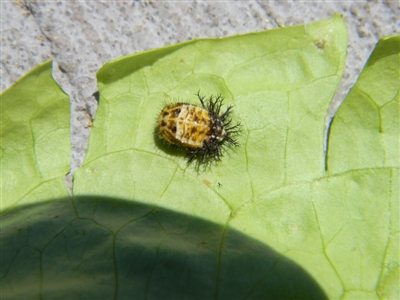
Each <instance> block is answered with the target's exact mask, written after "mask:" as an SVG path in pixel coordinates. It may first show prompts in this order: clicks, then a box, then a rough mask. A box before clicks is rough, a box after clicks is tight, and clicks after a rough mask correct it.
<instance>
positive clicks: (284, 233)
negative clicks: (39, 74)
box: [0, 15, 400, 299]
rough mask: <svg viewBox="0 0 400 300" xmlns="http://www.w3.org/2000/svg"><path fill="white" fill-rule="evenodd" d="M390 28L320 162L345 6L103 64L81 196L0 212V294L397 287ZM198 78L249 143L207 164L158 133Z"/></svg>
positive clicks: (267, 294) (350, 294)
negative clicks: (307, 20)
mask: <svg viewBox="0 0 400 300" xmlns="http://www.w3.org/2000/svg"><path fill="white" fill-rule="evenodd" d="M398 45H399V37H392V38H386V39H384V40H382V41H381V42H379V43H378V44H377V47H376V50H375V51H374V53H373V55H372V56H371V58H370V60H369V61H368V63H367V64H366V66H365V68H364V70H363V73H362V74H361V75H360V78H359V80H358V82H357V84H356V86H355V87H354V88H353V90H352V92H351V93H350V94H349V95H348V97H347V98H346V99H345V101H344V103H343V105H342V106H341V107H340V109H339V111H338V113H337V115H336V117H335V119H334V121H333V123H332V125H331V130H330V135H329V148H328V153H327V156H328V162H327V163H326V162H325V156H324V146H323V145H324V124H325V116H326V113H327V110H328V107H329V103H330V101H331V99H332V98H333V95H334V93H335V90H336V88H337V86H338V83H339V80H340V78H341V75H342V71H343V67H344V62H345V56H346V55H345V54H346V48H347V31H346V28H345V24H344V21H343V20H342V18H341V17H340V16H338V15H335V16H334V17H333V18H331V19H328V20H325V21H320V22H315V23H312V24H308V25H304V26H296V27H289V28H282V29H277V30H272V31H266V32H259V33H253V34H247V35H242V36H235V37H230V38H224V39H213V40H195V41H190V42H186V43H182V44H178V45H174V46H170V47H166V48H162V49H157V50H152V51H147V52H144V53H140V54H136V55H132V56H129V57H125V58H121V59H119V60H117V61H114V62H110V63H108V64H106V65H105V66H104V67H103V68H102V69H101V70H100V71H99V73H98V82H99V89H100V104H99V109H98V112H97V114H96V118H95V120H94V124H93V128H92V132H91V136H90V142H89V151H88V154H87V157H86V159H85V163H84V166H83V167H82V168H81V169H80V170H79V171H78V172H77V173H76V174H75V177H74V182H75V186H74V197H73V199H72V201H71V199H69V198H66V197H65V195H64V194H58V195H54V197H53V201H44V202H40V203H39V202H38V201H37V200H35V201H33V200H32V202H31V204H30V205H19V206H14V207H13V209H8V210H7V211H6V213H4V214H3V215H2V234H1V236H2V255H1V268H0V269H1V274H2V276H1V291H2V298H3V297H4V298H7V299H8V298H9V299H21V298H24V299H28V298H38V297H40V298H63V299H65V298H71V299H76V298H93V299H95V298H120V299H126V298H162V299H165V298H177V299H186V298H199V299H208V298H222V299H234V298H237V299H242V298H256V299H261V298H280V299H286V298H304V299H325V298H329V299H335V298H349V299H355V298H359V299H365V298H396V297H399V295H398V288H397V286H398V277H399V258H398V254H399V240H398V232H399V222H398V211H399V206H398V199H399V186H398V184H399V174H398V173H399V154H398V153H399V151H398V150H399V143H398V137H399V126H398V125H399V124H398V115H399V105H398V101H399V99H398V97H399V92H398V91H399V80H398V79H399V71H398V70H399V69H400V66H399V59H398V58H399V53H400V52H399V46H398ZM377 72H378V74H379V75H378V74H377ZM368 74H369V75H368ZM199 89H200V91H201V93H202V94H206V95H210V94H216V93H221V94H222V95H223V96H225V98H226V105H229V104H234V105H235V107H234V114H233V118H234V121H240V122H241V123H242V124H243V133H242V134H241V135H240V136H239V142H240V143H241V146H240V147H239V148H237V149H227V150H226V152H225V156H224V157H223V158H222V161H221V162H219V163H217V164H213V165H211V166H210V167H208V168H204V169H203V168H202V167H200V168H196V166H195V165H187V164H186V160H185V157H184V153H182V152H179V151H176V150H174V149H169V148H167V147H165V146H164V145H163V144H162V143H160V142H159V141H158V139H157V137H156V136H155V134H154V133H155V126H156V119H157V117H158V113H159V112H160V110H161V108H162V107H163V104H164V103H165V102H170V101H174V99H175V100H176V99H179V100H183V101H190V102H193V103H196V101H197V100H196V97H195V96H194V94H195V93H196V92H197V91H198V90H199ZM359 91H362V92H363V93H360V92H359ZM357 93H358V94H357ZM360 94H362V95H368V97H360V96H359V95H360ZM371 99H372V100H371ZM370 103H375V104H376V105H370ZM386 108H388V109H386ZM389 108H390V109H389ZM378 112H379V113H380V115H382V117H380V118H378V119H377V118H372V117H371V116H374V115H376V114H377V113H378ZM363 116H366V117H365V118H364V117H363ZM376 120H378V121H379V122H378V123H376ZM377 124H378V125H377ZM4 145H6V144H4ZM18 145H19V146H21V145H23V144H22V143H21V144H18ZM3 151H4V146H3ZM382 152H383V153H384V154H383V155H382ZM354 153H356V155H354ZM368 154H370V156H368ZM377 155H381V156H380V159H378V158H377ZM4 157H5V156H4ZM4 157H3V158H4ZM325 166H327V167H328V170H327V171H326V170H325ZM58 174H60V172H58ZM59 176H60V175H59ZM10 182H11V181H10ZM7 184H9V183H7ZM11 190H12V191H13V193H15V194H17V193H18V192H19V191H17V189H16V188H15V187H14V188H13V189H11ZM44 198H45V199H47V197H44ZM22 203H26V202H22Z"/></svg>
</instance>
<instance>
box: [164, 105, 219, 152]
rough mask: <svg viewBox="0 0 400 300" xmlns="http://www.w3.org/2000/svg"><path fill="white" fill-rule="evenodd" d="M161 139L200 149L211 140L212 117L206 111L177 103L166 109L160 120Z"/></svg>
mask: <svg viewBox="0 0 400 300" xmlns="http://www.w3.org/2000/svg"><path fill="white" fill-rule="evenodd" d="M158 124H159V134H160V137H161V138H162V139H164V140H166V141H167V142H169V143H171V144H176V145H179V146H182V147H186V148H194V149H195V148H199V147H202V146H203V142H204V141H205V140H209V139H210V135H211V131H210V117H209V115H208V112H207V111H206V110H205V109H202V108H200V107H197V106H194V105H191V104H184V103H176V104H170V105H167V106H166V107H164V109H163V111H162V113H161V114H160V117H159V120H158Z"/></svg>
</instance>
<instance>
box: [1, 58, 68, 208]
mask: <svg viewBox="0 0 400 300" xmlns="http://www.w3.org/2000/svg"><path fill="white" fill-rule="evenodd" d="M69 161H70V142H69V100H68V96H67V95H65V94H64V92H63V91H62V90H61V89H60V87H59V86H58V85H57V83H56V82H55V81H54V80H53V78H52V77H51V61H48V62H46V63H44V64H42V65H40V66H38V67H36V68H35V69H33V70H32V71H31V72H29V73H28V74H27V75H25V76H24V77H23V78H21V79H20V80H19V81H18V82H17V83H15V85H14V86H12V87H11V88H10V89H8V90H6V91H5V92H4V93H3V94H2V95H1V178H2V184H1V185H2V188H1V191H2V195H1V210H6V209H10V208H14V207H17V206H20V205H24V204H28V203H36V202H37V201H43V200H46V199H54V198H57V197H65V196H67V195H68V194H67V191H66V189H65V187H64V183H63V180H62V177H63V176H64V175H66V174H67V173H68V171H69Z"/></svg>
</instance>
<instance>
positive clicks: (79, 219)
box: [1, 196, 327, 299]
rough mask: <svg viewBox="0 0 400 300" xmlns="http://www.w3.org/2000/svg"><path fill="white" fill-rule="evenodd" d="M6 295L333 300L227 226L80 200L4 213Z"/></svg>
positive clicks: (282, 259) (287, 262)
mask: <svg viewBox="0 0 400 300" xmlns="http://www.w3.org/2000/svg"><path fill="white" fill-rule="evenodd" d="M1 243H2V255H1V276H2V279H1V281H2V285H1V289H2V298H3V299H21V298H23V299H31V298H36V299H37V298H38V297H39V298H52V299H55V298H62V299H69V298H71V299H74V298H79V297H80V298H91V299H95V298H96V299H111V298H114V299H128V298H130V299H142V298H156V299H157V298H158V299H244V298H254V299H289V298H290V299H326V298H327V297H326V295H325V294H324V292H323V291H322V289H321V288H320V286H319V285H318V284H317V283H316V281H315V280H314V279H313V278H311V276H310V275H309V274H308V273H307V272H306V271H305V270H304V269H302V268H301V267H300V266H298V265H297V264H295V263H294V262H293V261H291V260H289V259H287V258H285V257H284V256H282V255H281V254H279V253H277V252H275V251H274V250H272V249H271V248H269V247H268V246H266V245H264V244H262V243H260V242H258V241H256V240H254V239H252V238H249V237H248V236H246V235H244V234H242V233H240V232H238V231H236V230H233V229H229V228H228V229H226V228H224V227H223V226H221V225H218V224H214V223H211V222H208V221H205V220H202V219H198V218H194V217H191V216H188V215H184V214H180V213H176V212H173V211H171V210H167V209H164V208H160V207H152V206H148V205H144V204H141V203H137V202H131V201H124V200H119V199H112V198H105V197H95V196H87V197H77V198H74V199H73V200H71V199H60V200H52V201H47V202H43V203H39V204H35V205H29V206H25V207H19V208H18V209H16V210H10V211H7V212H5V213H3V214H2V241H1Z"/></svg>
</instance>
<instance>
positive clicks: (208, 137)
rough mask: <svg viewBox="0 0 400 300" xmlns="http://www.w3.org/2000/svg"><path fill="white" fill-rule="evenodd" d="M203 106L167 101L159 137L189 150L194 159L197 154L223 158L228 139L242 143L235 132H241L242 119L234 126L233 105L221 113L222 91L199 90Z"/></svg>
mask: <svg viewBox="0 0 400 300" xmlns="http://www.w3.org/2000/svg"><path fill="white" fill-rule="evenodd" d="M196 95H197V97H198V98H199V100H200V103H201V107H199V106H195V105H193V104H189V103H181V102H179V103H172V104H167V105H166V106H165V107H164V108H163V110H162V111H161V113H160V116H159V117H158V134H159V137H160V138H161V139H162V140H164V141H166V142H168V143H169V144H171V145H175V146H178V147H182V148H185V149H187V150H188V160H187V162H188V163H190V162H191V161H192V160H193V159H194V158H195V157H197V158H199V159H200V160H199V161H200V162H202V163H205V162H208V161H212V160H220V157H221V156H222V146H223V145H224V143H225V142H227V143H228V144H230V145H233V146H238V143H237V141H236V140H235V139H233V136H234V135H236V134H238V133H239V132H240V126H241V125H240V123H237V124H236V125H233V126H231V123H232V119H231V117H230V114H231V113H232V106H228V107H227V109H226V110H225V112H223V113H221V107H222V104H223V101H224V98H223V97H222V95H217V96H210V97H209V98H208V99H207V100H206V101H205V100H204V99H205V96H201V95H200V92H198V93H197V94H196Z"/></svg>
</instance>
